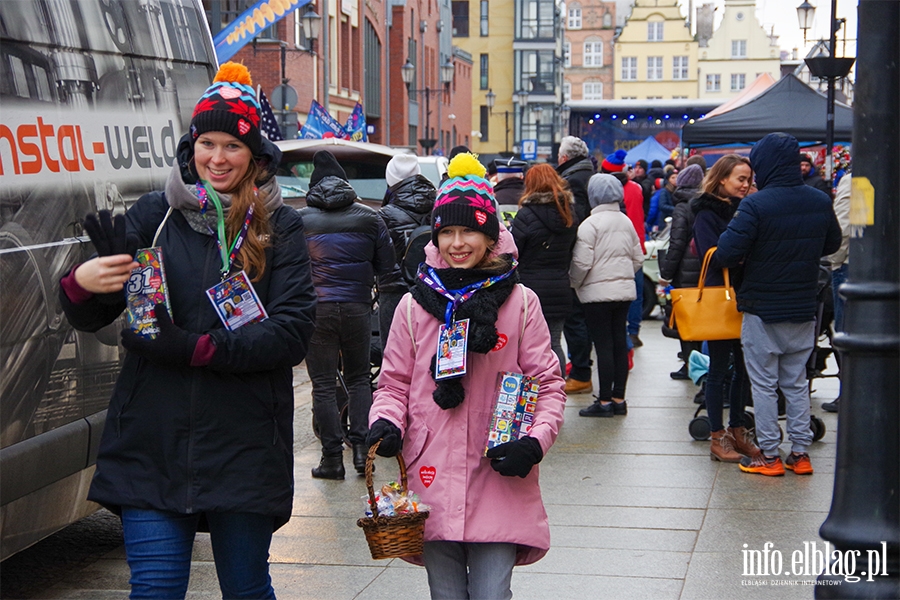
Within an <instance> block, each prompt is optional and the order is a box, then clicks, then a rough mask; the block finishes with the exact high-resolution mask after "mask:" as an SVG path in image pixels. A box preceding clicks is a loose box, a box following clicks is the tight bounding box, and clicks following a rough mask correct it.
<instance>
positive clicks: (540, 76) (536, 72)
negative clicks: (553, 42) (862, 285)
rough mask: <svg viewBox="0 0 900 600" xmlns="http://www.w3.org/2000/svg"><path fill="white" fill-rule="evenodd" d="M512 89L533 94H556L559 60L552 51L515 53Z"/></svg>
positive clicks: (519, 51) (557, 89)
mask: <svg viewBox="0 0 900 600" xmlns="http://www.w3.org/2000/svg"><path fill="white" fill-rule="evenodd" d="M515 69H516V72H515V75H514V77H513V82H514V84H515V85H514V89H517V90H529V91H530V92H531V93H533V94H541V93H544V94H546V93H551V94H558V93H559V88H558V83H557V82H558V81H559V79H558V78H557V74H558V72H559V70H560V64H559V59H558V58H557V57H556V54H555V52H554V51H553V50H518V51H516V66H515Z"/></svg>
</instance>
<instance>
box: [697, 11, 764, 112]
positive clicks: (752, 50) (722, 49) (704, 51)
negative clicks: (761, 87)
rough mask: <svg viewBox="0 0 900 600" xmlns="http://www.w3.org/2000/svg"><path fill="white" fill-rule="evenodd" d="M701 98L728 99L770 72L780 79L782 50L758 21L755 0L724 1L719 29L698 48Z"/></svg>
mask: <svg viewBox="0 0 900 600" xmlns="http://www.w3.org/2000/svg"><path fill="white" fill-rule="evenodd" d="M698 63H699V67H700V81H699V83H700V97H701V98H710V99H713V98H716V99H721V100H722V101H725V100H728V99H730V98H733V97H735V96H737V95H738V94H740V93H741V92H742V91H743V90H744V88H745V87H747V86H749V85H750V84H751V83H753V81H754V80H755V79H756V78H757V77H759V76H760V75H762V74H763V73H768V74H769V75H771V76H772V78H773V79H775V80H778V79H780V77H781V48H780V47H779V46H778V42H777V38H776V37H775V36H773V35H770V34H768V33H766V31H765V30H764V29H763V28H762V27H761V26H760V24H759V20H758V19H757V18H756V0H725V10H724V13H723V15H722V22H721V23H720V24H719V28H718V29H716V31H715V32H714V33H713V35H712V37H710V38H709V41H708V44H707V47H705V48H700V49H699V61H698Z"/></svg>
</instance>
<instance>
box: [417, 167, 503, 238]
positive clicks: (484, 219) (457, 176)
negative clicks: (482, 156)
mask: <svg viewBox="0 0 900 600" xmlns="http://www.w3.org/2000/svg"><path fill="white" fill-rule="evenodd" d="M485 172H486V171H485V168H484V165H482V164H481V163H480V162H478V159H477V158H476V157H475V155H474V154H471V153H469V152H463V153H460V154H457V155H456V156H454V157H453V160H451V161H450V164H449V165H448V166H447V177H448V179H447V180H446V181H445V182H444V184H443V185H442V186H441V189H440V190H438V193H437V198H436V199H435V201H434V210H432V211H431V225H432V228H431V241H432V242H433V243H434V245H435V246H437V245H438V232H439V231H440V229H441V227H450V226H454V225H455V226H460V227H468V228H469V229H474V230H475V231H480V232H481V233H483V234H485V235H486V236H488V237H489V238H491V239H492V240H493V241H495V242H496V241H497V240H498V239H499V238H500V221H498V220H497V208H496V206H497V201H496V199H495V198H494V188H493V186H492V185H491V182H490V181H488V180H487V179H485V178H484V175H485Z"/></svg>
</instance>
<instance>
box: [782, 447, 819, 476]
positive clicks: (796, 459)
mask: <svg viewBox="0 0 900 600" xmlns="http://www.w3.org/2000/svg"><path fill="white" fill-rule="evenodd" d="M784 468H785V469H790V470H791V471H793V472H794V473H796V474H797V475H812V474H813V466H812V462H810V460H809V454H807V453H806V452H802V453H799V454H798V453H796V452H791V454H790V456H788V457H787V458H786V459H785V460H784Z"/></svg>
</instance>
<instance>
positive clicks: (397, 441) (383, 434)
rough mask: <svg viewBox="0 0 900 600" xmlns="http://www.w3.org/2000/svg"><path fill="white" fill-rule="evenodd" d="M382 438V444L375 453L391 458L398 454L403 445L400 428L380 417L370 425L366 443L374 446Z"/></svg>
mask: <svg viewBox="0 0 900 600" xmlns="http://www.w3.org/2000/svg"><path fill="white" fill-rule="evenodd" d="M378 440H381V445H380V446H378V450H376V451H375V454H377V455H378V456H384V457H385V458H390V457H392V456H397V453H398V452H400V448H401V447H402V446H403V444H402V443H401V442H402V439H401V438H400V428H399V427H397V426H396V425H394V424H393V423H391V422H390V421H388V420H387V419H378V420H377V421H375V422H374V423H372V426H371V427H369V435H368V436H366V445H367V446H368V447H370V448H371V447H372V446H374V445H375V443H376V442H377V441H378Z"/></svg>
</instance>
